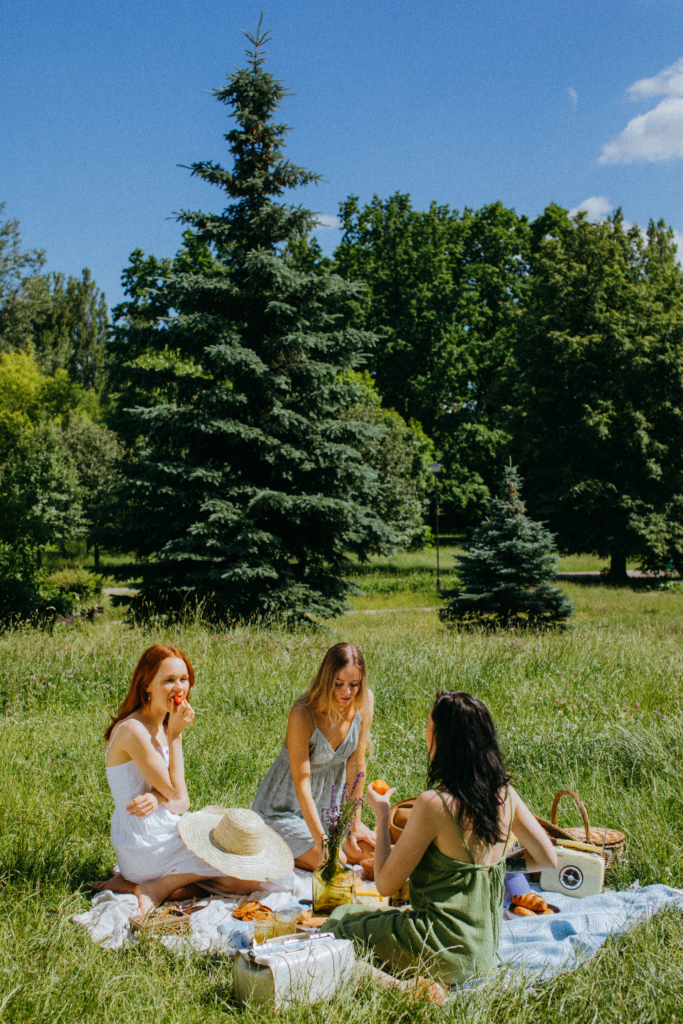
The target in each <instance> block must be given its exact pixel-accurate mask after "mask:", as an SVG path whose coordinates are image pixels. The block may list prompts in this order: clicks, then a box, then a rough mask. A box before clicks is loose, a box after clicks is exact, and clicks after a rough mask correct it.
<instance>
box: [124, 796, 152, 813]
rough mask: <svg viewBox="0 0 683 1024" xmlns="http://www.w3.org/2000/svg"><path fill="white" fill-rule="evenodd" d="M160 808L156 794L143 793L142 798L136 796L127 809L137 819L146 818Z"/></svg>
mask: <svg viewBox="0 0 683 1024" xmlns="http://www.w3.org/2000/svg"><path fill="white" fill-rule="evenodd" d="M158 806H159V801H158V800H157V798H156V797H155V795H154V793H141V794H140V796H136V797H134V798H133V800H131V802H130V803H129V804H128V806H127V807H126V810H127V811H128V813H129V814H133V815H135V817H136V818H146V817H147V815H148V814H154V812H155V811H156V810H157V808H158Z"/></svg>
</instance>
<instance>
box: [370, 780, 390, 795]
mask: <svg viewBox="0 0 683 1024" xmlns="http://www.w3.org/2000/svg"><path fill="white" fill-rule="evenodd" d="M372 788H373V789H374V791H375V793H379V795H380V796H384V794H385V793H388V792H389V790H390V789H391V786H390V785H389V783H388V782H385V781H384V779H375V781H374V782H373V783H372Z"/></svg>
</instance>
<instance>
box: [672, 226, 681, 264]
mask: <svg viewBox="0 0 683 1024" xmlns="http://www.w3.org/2000/svg"><path fill="white" fill-rule="evenodd" d="M674 242H675V243H676V248H677V249H678V253H677V255H676V259H677V260H678V262H679V263H680V262H681V261H683V231H677V230H676V228H674Z"/></svg>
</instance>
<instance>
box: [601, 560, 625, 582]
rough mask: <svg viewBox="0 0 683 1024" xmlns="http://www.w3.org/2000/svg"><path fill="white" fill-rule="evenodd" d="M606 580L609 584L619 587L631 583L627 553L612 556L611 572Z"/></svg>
mask: <svg viewBox="0 0 683 1024" xmlns="http://www.w3.org/2000/svg"><path fill="white" fill-rule="evenodd" d="M605 578H606V579H607V581H608V583H616V584H618V585H619V586H626V585H627V584H628V583H629V577H628V573H627V572H626V554H625V553H618V554H615V553H613V554H612V555H610V563H609V572H608V573H607V576H606V577H605Z"/></svg>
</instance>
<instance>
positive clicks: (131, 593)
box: [102, 587, 140, 597]
mask: <svg viewBox="0 0 683 1024" xmlns="http://www.w3.org/2000/svg"><path fill="white" fill-rule="evenodd" d="M102 593H103V594H109V596H110V597H135V595H136V594H139V593H140V591H139V590H135V588H134V587H103V588H102Z"/></svg>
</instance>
